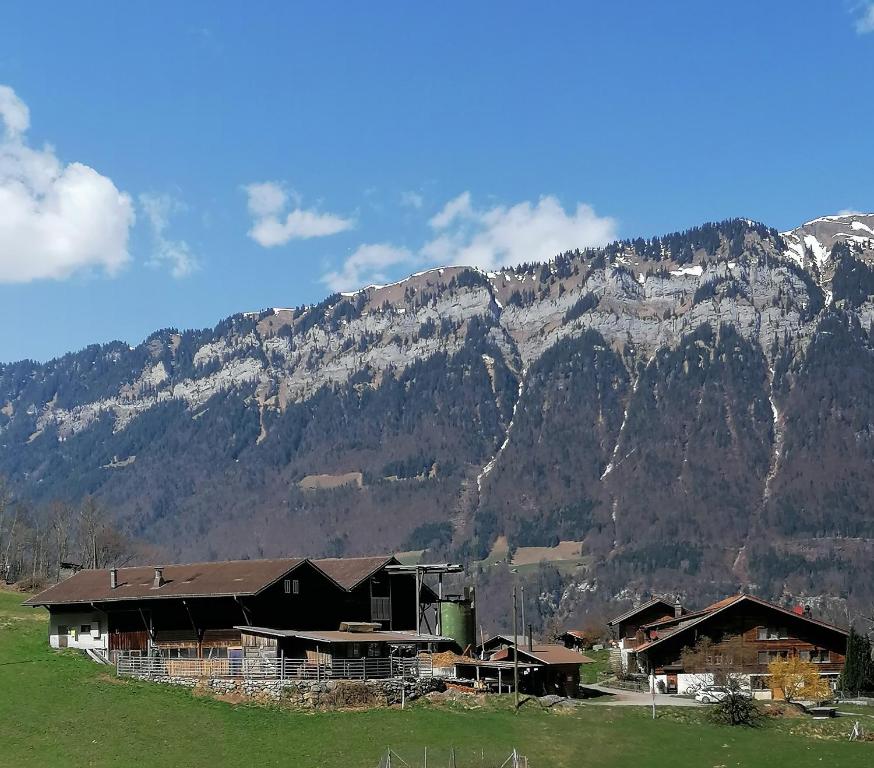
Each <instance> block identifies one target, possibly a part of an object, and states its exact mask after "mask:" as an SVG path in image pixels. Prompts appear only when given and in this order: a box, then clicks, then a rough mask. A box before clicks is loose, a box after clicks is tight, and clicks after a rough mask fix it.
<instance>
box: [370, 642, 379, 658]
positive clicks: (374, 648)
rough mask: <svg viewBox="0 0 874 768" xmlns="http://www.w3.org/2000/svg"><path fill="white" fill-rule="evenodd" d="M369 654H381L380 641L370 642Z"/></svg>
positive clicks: (373, 655) (374, 655)
mask: <svg viewBox="0 0 874 768" xmlns="http://www.w3.org/2000/svg"><path fill="white" fill-rule="evenodd" d="M367 655H368V656H372V657H376V656H379V643H368V644H367Z"/></svg>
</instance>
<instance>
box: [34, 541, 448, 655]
mask: <svg viewBox="0 0 874 768" xmlns="http://www.w3.org/2000/svg"><path fill="white" fill-rule="evenodd" d="M450 568H453V569H456V568H458V567H457V566H450ZM411 576H415V578H412V577H411ZM436 602H437V596H436V595H435V593H434V592H433V591H432V590H431V589H430V588H428V587H427V586H425V585H424V584H423V583H421V579H420V574H418V573H412V574H411V573H410V572H409V571H408V570H405V567H404V566H401V565H400V564H399V563H398V561H397V560H396V559H395V558H394V557H391V556H381V557H357V558H343V559H340V558H336V559H334V558H332V559H322V560H309V559H305V558H285V559H277V560H236V561H229V562H217V563H191V564H185V565H168V566H163V567H146V566H143V567H133V568H118V569H116V568H112V569H103V570H82V571H79V572H78V573H76V574H74V575H73V576H71V577H70V578H68V579H66V580H65V581H62V582H60V583H58V584H55V585H54V586H52V587H49V588H48V589H46V590H45V591H43V592H41V593H40V594H38V595H36V596H34V597H32V598H31V599H29V600H27V601H26V602H25V605H29V606H43V607H45V608H47V609H48V611H49V615H50V621H49V643H50V645H51V646H52V647H53V648H79V649H83V650H86V651H89V652H91V654H92V655H95V656H99V657H101V658H104V659H106V660H112V661H116V660H117V658H118V657H119V655H126V656H128V657H131V656H162V657H164V658H166V659H207V660H218V659H231V660H234V659H239V658H243V656H244V648H245V647H247V646H248V647H259V646H264V647H274V648H279V647H280V646H281V645H282V644H283V643H289V644H292V641H293V640H294V642H298V644H299V642H301V641H303V640H304V639H306V638H307V637H309V635H306V634H302V633H305V632H310V633H312V632H316V631H321V632H324V631H332V630H338V628H339V627H340V625H341V623H343V622H346V623H352V625H355V623H360V622H366V623H367V625H368V629H369V631H370V632H376V633H379V632H385V633H389V632H394V633H399V632H403V633H405V634H403V635H397V634H395V635H393V636H389V635H385V636H381V637H380V639H379V640H368V641H364V638H362V637H357V638H355V639H354V640H350V642H349V644H348V648H344V649H343V650H342V651H340V653H351V654H352V655H354V654H355V653H356V652H360V653H365V654H374V653H377V652H379V653H380V654H383V653H385V652H386V650H387V648H388V645H387V644H388V642H389V641H390V640H395V641H398V642H400V641H404V644H405V645H408V646H413V647H416V646H418V647H421V646H426V647H427V646H429V645H430V644H432V643H438V642H440V641H441V638H440V637H439V636H438V635H436V634H435V635H430V634H428V635H420V632H419V630H420V621H421V620H422V617H423V616H424V608H425V607H426V606H429V605H432V604H434V603H436ZM425 623H426V625H427V620H426V621H425ZM256 628H258V629H257V630H256ZM353 628H356V627H354V626H353ZM271 633H272V634H271ZM244 637H245V638H248V639H247V640H246V641H245V642H244ZM254 638H261V640H260V641H259V640H255V639H254ZM280 638H281V639H282V642H280ZM445 642H450V643H451V638H446V639H445ZM301 648H302V646H301Z"/></svg>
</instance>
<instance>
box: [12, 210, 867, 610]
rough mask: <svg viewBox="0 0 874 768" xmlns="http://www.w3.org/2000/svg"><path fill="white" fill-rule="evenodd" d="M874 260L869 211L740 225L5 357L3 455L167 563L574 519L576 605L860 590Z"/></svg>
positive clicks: (482, 545)
mask: <svg viewBox="0 0 874 768" xmlns="http://www.w3.org/2000/svg"><path fill="white" fill-rule="evenodd" d="M872 265H874V216H862V215H846V216H832V217H826V218H823V219H818V220H816V221H814V222H810V223H808V224H805V225H803V226H802V227H799V228H798V229H796V230H793V231H792V232H788V233H784V234H783V235H780V234H778V233H777V232H776V231H774V230H772V229H769V228H767V227H765V226H763V225H760V224H755V223H753V222H749V221H745V220H732V221H728V222H723V223H721V224H715V225H705V226H702V227H700V228H696V229H694V230H690V231H688V232H684V233H677V234H673V235H669V236H667V237H663V238H656V239H653V240H642V239H638V240H633V241H624V242H620V243H616V244H613V245H611V246H608V247H607V248H604V249H599V250H590V251H584V252H571V253H565V254H562V255H560V256H558V257H557V258H556V259H555V260H554V261H552V262H550V263H548V264H531V265H522V266H520V267H517V268H514V269H505V270H501V271H499V272H495V273H488V274H485V273H482V272H479V271H476V270H472V269H465V268H461V267H451V268H445V269H435V270H431V271H428V272H424V273H421V274H418V275H414V276H412V277H410V278H408V279H406V280H403V281H401V282H399V283H396V284H393V285H388V286H372V287H369V288H366V289H363V290H361V291H358V292H356V293H354V294H348V295H346V294H344V295H340V294H338V295H334V296H331V297H328V298H327V299H326V300H325V301H323V302H322V303H320V304H318V305H316V306H311V307H302V308H298V309H279V308H277V309H270V310H266V311H263V312H259V313H248V314H242V315H237V316H234V317H231V318H229V319H227V320H225V321H223V322H222V323H220V324H219V325H218V326H216V328H214V329H212V330H204V331H186V332H183V333H180V332H177V331H175V330H165V331H160V332H158V333H156V334H154V335H153V336H151V337H150V338H149V339H147V340H146V341H145V342H143V343H142V344H140V345H139V346H137V347H135V348H130V347H128V346H127V345H124V344H121V343H113V344H109V345H106V346H102V347H98V346H94V347H89V348H87V349H85V350H83V351H81V352H78V353H73V354H70V355H66V356H65V357H63V358H59V359H57V360H53V361H51V362H49V363H46V364H37V363H32V362H20V363H13V364H8V365H3V366H0V473H3V474H5V475H7V476H8V477H9V478H10V480H11V482H12V483H13V485H14V486H15V487H16V488H18V489H19V491H20V492H21V493H23V494H25V495H27V496H31V497H33V498H34V499H43V500H48V499H51V498H55V497H71V496H73V497H75V496H78V495H82V494H85V493H93V494H96V495H97V496H99V497H101V498H102V499H103V500H104V501H105V502H106V503H107V504H108V505H109V506H110V507H111V508H112V509H113V510H115V511H116V512H117V514H118V515H119V517H120V519H121V520H122V521H123V522H124V524H125V525H127V526H128V527H129V528H130V529H131V530H132V531H133V532H135V533H137V534H138V535H141V536H144V537H146V538H148V539H150V540H152V541H153V542H155V543H156V544H158V545H160V546H161V547H163V548H164V549H165V550H166V551H167V554H168V556H171V557H179V558H190V557H204V556H205V557H225V556H231V555H234V556H239V555H252V556H258V555H274V554H279V553H283V552H295V553H301V554H309V555H321V554H340V553H362V552H367V551H376V550H380V551H382V550H386V549H401V548H409V549H422V548H426V547H427V548H431V549H433V550H436V551H441V552H450V551H451V552H453V553H454V554H456V555H464V556H467V557H470V558H473V559H476V558H480V557H483V556H485V554H486V553H488V551H489V550H490V549H491V547H492V545H493V544H494V542H495V540H496V538H497V537H499V536H506V537H507V539H508V540H509V543H510V545H511V547H516V546H535V545H536V546H543V545H548V544H551V543H554V542H556V541H557V540H558V539H559V538H561V539H568V540H577V541H582V542H583V557H582V558H581V560H580V562H581V563H582V564H581V565H579V566H578V567H577V568H576V569H575V570H573V572H572V573H570V575H568V576H567V578H566V581H567V584H568V589H566V590H565V592H564V597H563V598H562V599H564V600H570V601H573V600H574V599H577V598H578V597H579V590H575V589H574V585H577V586H580V585H584V591H585V592H587V593H591V592H600V593H601V594H613V593H615V592H617V591H619V590H621V589H623V588H627V587H629V586H631V587H632V588H633V587H635V585H636V586H637V587H639V588H671V589H676V588H677V587H678V585H680V587H681V588H684V589H685V590H686V591H690V592H691V591H695V592H697V593H698V594H700V595H707V594H710V593H713V594H716V593H718V592H720V591H723V590H725V589H730V588H736V587H737V586H738V585H744V586H747V587H752V588H757V589H760V590H762V591H763V592H767V593H768V594H771V595H775V594H776V595H779V594H780V593H782V592H784V591H791V592H793V593H795V594H799V593H805V592H806V593H810V594H814V593H819V592H822V591H824V590H832V591H833V592H842V593H848V592H850V591H853V590H857V591H858V589H859V588H860V587H859V586H858V584H857V577H858V576H859V574H860V573H863V575H865V576H868V577H870V575H871V574H870V573H868V572H867V570H866V569H868V570H870V568H871V566H870V565H868V564H869V563H870V562H872V559H871V554H872V551H871V550H872V546H871V544H872V542H874V517H872V515H871V513H870V511H869V510H870V505H869V503H868V501H869V496H870V495H872V493H874V479H872V476H871V473H870V469H869V468H870V466H871V462H872V461H874V440H872V437H871V430H872V429H874V427H872V426H871V425H872V423H874V400H872V397H871V395H870V394H869V391H868V390H869V389H870V385H869V382H870V381H872V378H871V376H870V374H871V373H874V357H872V340H871V336H870V328H871V325H872V320H874V301H872V298H874V267H872ZM850 568H855V569H856V576H854V577H853V579H850V578H848V576H847V572H848V570H847V569H850ZM870 581H871V580H870V578H868V582H869V583H870ZM575 596H576V597H575Z"/></svg>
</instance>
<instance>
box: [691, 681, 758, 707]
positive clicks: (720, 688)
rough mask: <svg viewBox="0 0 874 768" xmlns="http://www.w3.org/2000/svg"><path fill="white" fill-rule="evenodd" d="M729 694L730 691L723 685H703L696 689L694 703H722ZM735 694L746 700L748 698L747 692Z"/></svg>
mask: <svg viewBox="0 0 874 768" xmlns="http://www.w3.org/2000/svg"><path fill="white" fill-rule="evenodd" d="M730 694H731V691H730V690H729V689H728V688H726V687H725V686H724V685H705V686H704V687H702V688H699V689H698V693H696V694H695V701H700V702H701V703H702V704H712V703H713V702H716V701H722V700H723V699H724V698H726V697H727V696H729V695H730ZM737 694H738V695H739V696H743V697H744V698H747V699H748V698H750V694H749V693H748V692H747V691H737Z"/></svg>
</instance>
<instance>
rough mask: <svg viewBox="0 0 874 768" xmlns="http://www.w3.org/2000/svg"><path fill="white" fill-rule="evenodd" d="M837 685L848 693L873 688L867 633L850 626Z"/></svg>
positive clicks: (873, 665)
mask: <svg viewBox="0 0 874 768" xmlns="http://www.w3.org/2000/svg"><path fill="white" fill-rule="evenodd" d="M838 687H839V688H840V689H841V690H842V691H844V692H846V693H850V694H858V693H860V692H861V691H870V690H874V661H872V659H871V641H870V640H869V639H868V636H867V635H864V634H859V633H858V632H856V629H855V627H852V626H851V627H850V634H849V636H848V637H847V655H846V660H845V661H844V668H843V670H842V671H841V677H840V680H839V684H838Z"/></svg>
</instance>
